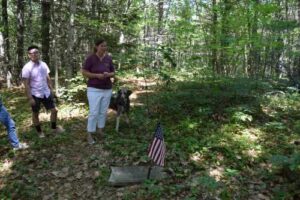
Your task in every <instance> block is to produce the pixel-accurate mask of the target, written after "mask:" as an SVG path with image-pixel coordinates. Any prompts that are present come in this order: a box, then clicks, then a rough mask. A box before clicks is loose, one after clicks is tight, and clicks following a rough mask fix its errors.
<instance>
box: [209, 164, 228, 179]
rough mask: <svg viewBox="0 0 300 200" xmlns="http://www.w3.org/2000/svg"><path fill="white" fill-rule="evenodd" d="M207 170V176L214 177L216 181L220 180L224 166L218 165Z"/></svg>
mask: <svg viewBox="0 0 300 200" xmlns="http://www.w3.org/2000/svg"><path fill="white" fill-rule="evenodd" d="M208 172H209V176H211V177H214V178H215V179H216V180H217V181H220V180H221V178H222V177H223V176H224V167H222V166H219V167H217V168H210V169H209V171H208Z"/></svg>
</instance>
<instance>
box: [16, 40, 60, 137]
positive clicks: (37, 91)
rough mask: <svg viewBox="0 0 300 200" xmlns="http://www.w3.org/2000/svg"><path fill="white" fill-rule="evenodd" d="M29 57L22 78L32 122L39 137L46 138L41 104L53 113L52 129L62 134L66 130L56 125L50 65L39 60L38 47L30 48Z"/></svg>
mask: <svg viewBox="0 0 300 200" xmlns="http://www.w3.org/2000/svg"><path fill="white" fill-rule="evenodd" d="M28 57H29V59H30V61H29V62H28V63H26V64H25V65H24V67H23V69H22V78H23V81H24V85H25V91H26V96H27V98H28V101H29V104H30V105H31V108H32V122H33V125H34V126H35V128H36V130H37V132H38V134H39V137H41V138H43V137H45V134H44V132H43V131H42V128H41V125H40V121H39V111H40V108H41V107H40V105H41V103H42V104H43V105H44V106H45V108H46V109H47V110H50V111H51V117H50V118H51V128H52V129H53V130H54V131H55V132H57V133H61V132H63V131H64V129H63V128H62V127H60V126H57V125H56V121H57V109H56V107H55V104H54V101H53V97H54V93H53V89H52V84H51V79H50V76H49V73H50V70H49V68H48V65H47V64H46V63H45V62H43V61H41V60H40V59H39V48H38V47H37V46H34V45H33V46H30V47H28Z"/></svg>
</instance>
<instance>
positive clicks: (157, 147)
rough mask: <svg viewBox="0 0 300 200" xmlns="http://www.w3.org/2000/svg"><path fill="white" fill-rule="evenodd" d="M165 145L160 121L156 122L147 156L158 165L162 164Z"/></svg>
mask: <svg viewBox="0 0 300 200" xmlns="http://www.w3.org/2000/svg"><path fill="white" fill-rule="evenodd" d="M165 154H166V146H165V143H164V136H163V131H162V127H161V125H160V123H158V124H157V127H156V130H155V134H154V137H153V141H152V143H151V145H150V148H149V152H148V156H149V158H151V159H152V160H153V162H154V163H155V164H157V165H159V166H164V162H165Z"/></svg>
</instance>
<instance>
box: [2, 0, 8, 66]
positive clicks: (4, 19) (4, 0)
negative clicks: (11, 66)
mask: <svg viewBox="0 0 300 200" xmlns="http://www.w3.org/2000/svg"><path fill="white" fill-rule="evenodd" d="M2 23H3V42H4V63H5V65H6V66H7V67H8V63H9V61H10V53H9V51H10V43H9V27H8V15H7V0H2Z"/></svg>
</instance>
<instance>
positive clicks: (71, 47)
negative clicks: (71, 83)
mask: <svg viewBox="0 0 300 200" xmlns="http://www.w3.org/2000/svg"><path fill="white" fill-rule="evenodd" d="M75 13H76V2H73V1H70V21H69V33H68V35H69V36H68V57H69V63H68V64H67V78H68V79H70V78H72V77H73V73H74V71H75V70H74V69H76V62H75V59H74V56H73V51H74V43H75V41H74V40H75V37H74V34H75V27H74V21H75Z"/></svg>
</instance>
